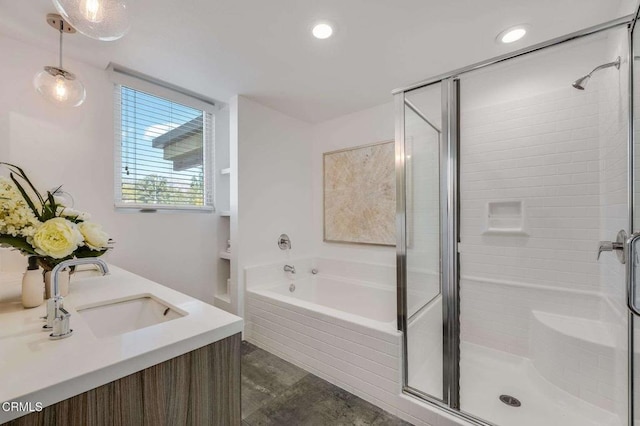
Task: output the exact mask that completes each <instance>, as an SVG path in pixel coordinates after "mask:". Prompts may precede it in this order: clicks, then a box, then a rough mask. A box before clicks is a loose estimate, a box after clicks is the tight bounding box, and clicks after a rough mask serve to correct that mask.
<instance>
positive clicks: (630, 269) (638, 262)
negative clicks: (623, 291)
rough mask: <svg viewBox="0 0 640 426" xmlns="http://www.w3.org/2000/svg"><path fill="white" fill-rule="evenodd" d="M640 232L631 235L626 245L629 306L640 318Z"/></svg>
mask: <svg viewBox="0 0 640 426" xmlns="http://www.w3.org/2000/svg"><path fill="white" fill-rule="evenodd" d="M639 244H640V232H636V233H635V234H633V235H631V237H630V238H629V239H628V240H627V243H626V246H627V247H626V251H627V253H626V258H627V259H626V260H627V306H628V307H629V310H630V311H631V312H633V314H634V315H638V316H640V306H638V300H637V299H638V297H637V292H638V290H637V287H638V283H637V280H638V268H640V252H639V251H638V247H637V246H638V245H639Z"/></svg>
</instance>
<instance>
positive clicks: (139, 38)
mask: <svg viewBox="0 0 640 426" xmlns="http://www.w3.org/2000/svg"><path fill="white" fill-rule="evenodd" d="M635 2H636V1H635V0H633V1H632V0H622V2H620V0H322V1H321V0H271V1H266V0H181V1H177V0H130V1H129V3H130V5H131V9H132V15H133V26H132V28H131V31H130V32H129V33H128V34H127V35H126V36H125V37H124V38H122V39H121V40H118V41H116V42H111V43H105V42H98V41H94V40H91V39H88V38H86V37H83V36H78V35H76V36H68V37H66V38H65V46H66V50H65V56H69V57H73V58H74V59H78V60H81V61H84V62H87V63H90V64H93V65H95V66H98V67H100V68H104V67H106V65H107V64H108V63H109V62H116V63H118V64H121V65H124V66H127V67H129V68H133V69H135V70H137V71H140V72H142V73H145V74H149V75H151V76H154V77H156V78H159V79H162V80H165V81H168V82H171V83H173V84H176V85H178V86H182V87H185V88H187V89H189V90H192V91H195V92H198V93H202V94H203V95H206V96H209V97H212V98H215V99H220V100H225V101H226V100H228V99H229V98H230V97H231V96H233V95H234V94H242V95H245V96H248V97H250V98H252V99H254V100H256V101H258V102H260V103H262V104H264V105H267V106H270V107H272V108H274V109H277V110H279V111H282V112H284V113H286V114H289V115H291V116H294V117H298V118H300V119H303V120H306V121H309V122H319V121H324V120H327V119H330V118H333V117H336V116H340V115H343V114H347V113H350V112H354V111H358V110H361V109H364V108H367V107H371V106H374V105H378V104H381V103H384V102H387V101H390V100H391V95H390V91H391V90H392V89H394V88H396V87H398V86H403V85H407V84H411V83H413V82H415V81H418V80H422V79H424V78H427V77H430V76H433V75H436V74H439V73H442V72H446V71H448V70H452V69H455V68H459V67H462V66H464V65H468V64H470V63H473V62H477V61H480V60H483V59H487V58H490V57H493V56H497V55H500V54H503V53H506V52H508V51H509V50H515V49H519V48H522V47H524V46H526V45H529V44H534V43H537V42H541V41H544V40H547V39H550V38H553V37H556V36H560V35H563V34H567V33H569V32H572V31H576V30H579V29H581V28H585V27H588V26H591V25H595V24H598V23H601V22H604V21H607V20H610V19H614V18H616V17H619V16H621V15H623V14H627V13H631V12H632V9H633V4H632V3H635ZM53 11H54V7H53V5H52V3H51V1H50V0H29V1H9V0H5V1H0V32H3V33H5V34H7V35H10V36H11V37H13V38H17V39H20V40H23V41H27V42H30V43H34V44H38V45H42V46H45V47H46V48H48V49H52V50H53V52H55V51H56V50H57V47H56V43H57V38H56V36H55V33H53V31H52V30H51V28H50V27H48V26H47V25H46V23H45V22H44V16H45V14H46V13H48V12H53ZM320 19H326V20H330V21H331V22H333V23H334V24H335V27H336V31H335V35H334V37H332V38H330V39H328V40H316V39H314V38H313V37H312V36H311V34H310V29H311V26H312V24H313V23H314V22H315V21H317V20H320ZM520 23H527V24H529V25H530V26H531V29H530V32H529V34H528V35H527V37H525V39H523V40H521V41H519V42H516V43H513V44H511V45H499V44H497V43H496V42H495V37H496V35H497V34H498V33H499V32H500V31H502V30H503V29H505V28H507V27H510V26H513V25H516V24H520ZM6 58H7V57H6V56H5V60H6Z"/></svg>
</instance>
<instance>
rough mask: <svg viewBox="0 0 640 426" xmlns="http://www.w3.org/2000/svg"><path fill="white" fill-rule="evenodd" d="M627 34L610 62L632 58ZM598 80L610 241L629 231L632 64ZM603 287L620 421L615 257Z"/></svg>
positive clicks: (622, 385) (623, 346)
mask: <svg viewBox="0 0 640 426" xmlns="http://www.w3.org/2000/svg"><path fill="white" fill-rule="evenodd" d="M627 49H628V42H627V31H626V30H618V31H616V32H613V33H612V34H611V35H610V36H609V39H608V49H607V50H608V52H609V55H610V56H611V59H613V58H615V57H616V56H621V57H622V58H625V57H627ZM603 71H607V72H602V73H601V74H600V75H598V79H597V87H598V88H599V90H598V102H599V109H600V114H599V145H600V156H599V161H600V173H601V180H600V218H601V223H600V235H599V237H600V238H599V239H600V240H603V241H611V240H614V239H615V235H616V234H617V233H618V231H619V230H621V229H626V230H627V231H628V226H629V215H628V177H627V176H628V161H627V160H628V124H629V116H628V114H629V102H628V97H627V93H628V87H629V79H628V76H629V73H628V64H627V63H626V61H625V62H623V63H622V66H621V67H620V70H616V69H615V68H610V69H607V70H603ZM599 264H600V286H601V291H602V293H603V294H604V296H605V298H606V300H607V302H608V303H607V307H608V308H609V309H606V310H605V312H604V313H605V316H604V317H603V320H604V321H606V322H608V323H611V324H613V325H614V326H613V327H612V328H611V329H612V330H613V333H612V334H613V336H612V337H613V344H614V346H613V350H614V363H613V365H611V371H610V372H609V375H610V376H611V377H612V383H611V386H608V387H607V388H606V391H607V392H608V394H609V396H610V398H612V399H613V400H614V411H615V412H616V413H617V414H618V416H619V417H620V418H621V419H624V418H625V417H626V415H627V414H626V413H627V405H628V404H627V396H626V394H627V376H628V374H629V372H628V365H627V356H628V354H627V348H628V345H627V333H626V327H625V325H626V324H627V307H626V301H625V299H626V292H625V289H626V286H625V282H626V277H625V268H624V266H623V265H622V264H620V262H618V260H617V258H616V257H615V256H613V255H612V253H606V255H603V256H602V257H601V259H600V262H599Z"/></svg>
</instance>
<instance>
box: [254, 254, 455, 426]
mask: <svg viewBox="0 0 640 426" xmlns="http://www.w3.org/2000/svg"><path fill="white" fill-rule="evenodd" d="M285 263H287V264H291V265H295V267H296V270H297V274H295V275H291V274H287V273H284V272H283V270H282V268H283V266H284V264H285ZM314 268H315V269H317V270H318V274H317V275H313V274H311V270H312V269H314ZM245 274H246V275H245V277H246V303H247V306H246V326H245V338H246V340H248V341H249V342H251V343H253V344H255V345H257V346H259V347H262V348H264V349H266V350H268V351H269V352H271V353H273V354H275V355H277V356H279V357H281V358H283V359H285V360H287V361H290V362H292V363H294V364H296V365H298V366H300V367H302V368H304V369H305V370H307V371H309V372H311V373H313V374H315V375H317V376H319V377H322V378H323V379H325V380H327V381H329V382H331V383H333V384H335V385H337V386H340V387H341V388H343V389H345V390H347V391H349V392H351V393H353V394H355V395H357V396H359V397H361V398H363V399H364V400H366V401H369V402H371V403H373V404H375V405H377V406H379V407H381V408H383V409H384V410H386V411H388V412H390V413H392V414H395V415H397V416H398V417H400V418H403V419H405V420H407V421H409V422H411V423H412V424H414V425H425V426H428V425H438V426H440V425H443V426H444V425H454V424H461V423H459V422H457V421H455V420H453V418H452V417H451V416H449V415H446V414H444V413H437V412H436V411H435V409H433V408H431V407H428V406H427V405H425V404H423V403H420V402H419V401H418V400H416V399H415V398H410V397H407V396H404V395H401V365H402V359H401V352H402V345H401V334H400V333H399V332H398V331H397V326H396V318H395V315H396V314H395V312H396V297H395V294H396V293H395V292H396V285H395V267H394V266H390V265H389V266H381V265H373V264H366V263H357V262H346V261H341V260H332V259H297V260H290V261H287V262H282V263H278V264H272V265H264V266H258V267H253V268H248V269H247V270H246V271H245ZM291 283H294V284H295V285H296V291H295V292H294V293H293V297H292V294H291V293H290V292H289V285H290V284H291ZM323 284H324V285H326V287H328V288H329V289H331V288H332V287H334V286H335V285H340V286H341V288H342V291H341V292H339V293H336V292H335V291H330V292H329V293H327V292H323V289H322V288H321V287H322V286H323ZM287 293H289V294H287ZM295 293H298V296H296V295H295ZM314 297H315V298H316V299H315V300H316V302H311V301H310V300H313V299H312V298H314ZM305 299H306V300H305ZM415 299H418V297H416V298H415ZM330 306H333V307H330ZM367 306H375V307H376V308H375V309H365V310H364V311H362V310H357V309H350V307H359V309H361V308H364V307H367Z"/></svg>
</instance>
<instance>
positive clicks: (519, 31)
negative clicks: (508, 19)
mask: <svg viewBox="0 0 640 426" xmlns="http://www.w3.org/2000/svg"><path fill="white" fill-rule="evenodd" d="M527 30H528V26H527V25H518V26H515V27H511V28H507V29H506V30H504V31H502V32H501V33H500V34H498V37H496V40H497V41H499V42H500V43H505V44H508V43H513V42H515V41H518V40H520V39H521V38H522V37H524V36H525V34H527Z"/></svg>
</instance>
